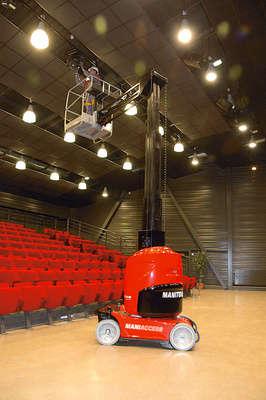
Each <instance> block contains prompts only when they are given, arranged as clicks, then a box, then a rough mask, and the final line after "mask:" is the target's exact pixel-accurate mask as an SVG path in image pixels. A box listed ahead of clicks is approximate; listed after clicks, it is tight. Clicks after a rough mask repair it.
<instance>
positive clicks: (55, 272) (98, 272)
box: [0, 268, 123, 284]
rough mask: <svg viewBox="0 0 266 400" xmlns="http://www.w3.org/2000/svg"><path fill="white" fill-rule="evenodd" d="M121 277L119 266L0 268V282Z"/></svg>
mask: <svg viewBox="0 0 266 400" xmlns="http://www.w3.org/2000/svg"><path fill="white" fill-rule="evenodd" d="M122 277H123V274H122V273H121V270H120V268H116V269H107V268H106V269H86V268H83V269H70V268H68V269H59V268H52V269H40V268H38V269H22V268H12V269H11V268H10V269H6V268H0V283H1V282H4V283H10V284H13V283H14V282H33V281H65V280H73V281H74V280H80V279H84V280H106V279H112V280H119V279H121V278H122Z"/></svg>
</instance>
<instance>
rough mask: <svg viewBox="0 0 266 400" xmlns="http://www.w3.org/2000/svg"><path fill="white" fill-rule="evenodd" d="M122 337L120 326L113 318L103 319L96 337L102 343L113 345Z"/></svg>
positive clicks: (97, 329)
mask: <svg viewBox="0 0 266 400" xmlns="http://www.w3.org/2000/svg"><path fill="white" fill-rule="evenodd" d="M119 338H120V328H119V325H118V323H117V322H116V321H114V320H113V319H103V320H102V321H100V322H99V323H98V325H97V328H96V339H97V340H98V342H99V343H100V344H103V345H105V346H112V345H113V344H115V343H117V342H118V340H119Z"/></svg>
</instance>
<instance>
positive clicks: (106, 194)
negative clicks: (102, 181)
mask: <svg viewBox="0 0 266 400" xmlns="http://www.w3.org/2000/svg"><path fill="white" fill-rule="evenodd" d="M108 196H109V193H108V190H107V187H106V186H105V187H104V189H103V191H102V197H108Z"/></svg>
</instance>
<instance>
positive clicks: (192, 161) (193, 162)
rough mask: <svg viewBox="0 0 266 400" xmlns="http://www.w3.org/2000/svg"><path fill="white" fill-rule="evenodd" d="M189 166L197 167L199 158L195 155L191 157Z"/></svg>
mask: <svg viewBox="0 0 266 400" xmlns="http://www.w3.org/2000/svg"><path fill="white" fill-rule="evenodd" d="M191 164H192V165H193V166H194V167H197V166H198V165H199V158H198V156H197V154H194V156H193V157H192V160H191Z"/></svg>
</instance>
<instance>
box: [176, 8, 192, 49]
mask: <svg viewBox="0 0 266 400" xmlns="http://www.w3.org/2000/svg"><path fill="white" fill-rule="evenodd" d="M182 15H183V19H182V22H181V24H180V28H179V30H178V32H177V39H178V41H179V42H180V43H182V44H188V43H189V42H191V39H192V36H193V34H192V30H191V29H190V27H189V24H188V21H187V19H186V18H185V17H186V15H187V13H186V12H185V11H183V12H182Z"/></svg>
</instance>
